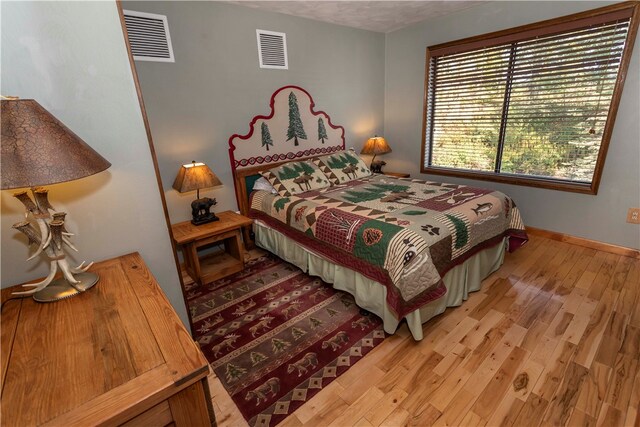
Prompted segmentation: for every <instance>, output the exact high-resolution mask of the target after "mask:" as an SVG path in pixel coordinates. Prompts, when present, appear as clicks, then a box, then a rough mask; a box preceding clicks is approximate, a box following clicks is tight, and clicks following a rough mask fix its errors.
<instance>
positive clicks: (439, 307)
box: [253, 220, 507, 341]
mask: <svg viewBox="0 0 640 427" xmlns="http://www.w3.org/2000/svg"><path fill="white" fill-rule="evenodd" d="M253 230H254V232H255V236H256V239H255V242H256V245H258V246H259V247H261V248H263V249H266V250H267V251H269V252H271V253H273V254H275V255H277V256H278V257H280V258H282V259H283V260H285V261H287V262H290V263H291V264H293V265H296V266H297V267H298V268H300V269H301V270H302V271H304V272H306V273H308V274H310V275H312V276H318V277H320V278H322V280H324V281H325V282H327V283H332V284H333V287H334V288H335V289H340V290H343V291H345V292H349V293H350V294H351V295H353V296H354V298H355V300H356V303H357V304H358V306H359V307H361V308H364V309H365V310H368V311H370V312H372V313H374V314H376V315H378V316H379V317H380V318H381V319H382V320H383V322H384V330H385V332H387V333H389V334H393V333H395V331H396V329H397V328H398V325H399V323H400V320H401V319H397V318H396V317H395V316H394V314H393V313H392V312H391V311H390V310H389V307H388V306H387V302H386V301H387V300H386V298H387V289H386V288H385V287H384V285H382V284H380V283H378V282H376V281H373V280H371V279H369V278H368V277H366V276H363V275H362V274H360V273H358V272H356V271H354V270H351V269H349V268H347V267H343V266H341V265H336V264H334V263H332V262H331V261H329V260H327V259H325V258H324V257H322V256H321V255H319V254H316V253H315V252H313V251H311V250H309V249H307V248H305V247H303V246H302V245H300V244H299V243H297V242H295V241H293V240H291V239H289V238H288V237H286V236H285V235H283V234H282V233H280V232H278V231H276V230H274V229H273V228H270V227H269V226H267V225H266V224H265V223H264V222H262V221H259V220H254V228H253ZM506 245H507V239H506V238H505V239H504V240H503V241H502V242H501V243H500V244H497V245H495V246H493V247H491V248H487V249H484V250H482V251H480V252H478V253H477V254H475V255H473V256H472V257H470V258H469V259H468V260H466V261H465V262H463V263H462V264H460V265H458V266H456V267H454V268H453V269H451V270H450V271H449V272H448V273H447V274H446V275H445V276H444V278H443V281H444V284H445V286H446V287H447V293H446V294H445V295H444V296H443V297H442V298H439V299H437V300H434V301H431V302H430V303H428V304H426V305H424V306H422V307H421V308H420V309H417V310H415V311H413V312H411V313H409V314H408V315H406V316H405V319H406V320H407V324H408V326H409V330H410V331H411V334H412V335H413V338H414V339H415V340H416V341H419V340H421V339H422V338H423V334H422V324H423V323H424V322H426V321H428V320H429V319H431V318H432V317H434V316H437V315H438V314H440V313H442V312H443V311H444V310H445V309H446V308H447V307H456V306H459V305H460V304H462V302H463V301H465V300H466V299H467V298H468V296H469V293H470V292H474V291H477V290H479V289H480V286H481V285H482V280H483V279H484V278H485V277H487V276H488V275H490V274H491V273H493V272H494V271H496V270H497V269H498V268H500V266H501V265H502V263H503V261H504V253H505V249H506Z"/></svg>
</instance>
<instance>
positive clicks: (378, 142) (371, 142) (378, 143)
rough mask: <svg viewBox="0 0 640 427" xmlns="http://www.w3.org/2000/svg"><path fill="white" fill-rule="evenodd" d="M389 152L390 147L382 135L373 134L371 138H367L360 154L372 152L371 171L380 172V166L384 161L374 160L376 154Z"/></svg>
mask: <svg viewBox="0 0 640 427" xmlns="http://www.w3.org/2000/svg"><path fill="white" fill-rule="evenodd" d="M390 152H391V147H389V144H387V141H385V139H384V138H383V137H381V136H378V135H375V136H374V137H373V138H369V139H368V140H367V142H366V143H365V144H364V147H363V148H362V151H361V152H360V154H373V158H372V159H371V172H373V173H382V166H384V165H385V164H386V163H385V162H384V161H382V160H378V161H376V155H378V154H386V153H390Z"/></svg>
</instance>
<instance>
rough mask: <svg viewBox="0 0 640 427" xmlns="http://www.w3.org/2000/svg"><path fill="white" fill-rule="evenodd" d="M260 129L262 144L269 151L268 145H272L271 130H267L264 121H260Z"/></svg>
mask: <svg viewBox="0 0 640 427" xmlns="http://www.w3.org/2000/svg"><path fill="white" fill-rule="evenodd" d="M260 131H261V133H262V146H263V147H265V148H266V149H267V151H269V146H270V145H273V141H272V140H271V132H269V126H267V124H266V123H265V122H262V126H261V127H260Z"/></svg>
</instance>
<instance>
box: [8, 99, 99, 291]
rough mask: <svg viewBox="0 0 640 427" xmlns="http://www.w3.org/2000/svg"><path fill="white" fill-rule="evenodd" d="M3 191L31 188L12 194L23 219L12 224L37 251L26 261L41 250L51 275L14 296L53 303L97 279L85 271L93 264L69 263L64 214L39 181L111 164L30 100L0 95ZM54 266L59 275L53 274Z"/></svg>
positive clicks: (60, 178)
mask: <svg viewBox="0 0 640 427" xmlns="http://www.w3.org/2000/svg"><path fill="white" fill-rule="evenodd" d="M1 141H2V142H1V147H2V151H1V153H2V161H1V164H0V167H1V177H2V178H1V182H0V187H1V189H2V190H8V189H16V188H31V193H32V195H33V199H32V198H31V197H30V196H29V194H28V193H27V191H24V190H23V191H18V192H16V193H14V197H16V198H17V199H18V200H20V202H22V204H23V205H24V207H25V208H26V213H25V221H21V222H18V223H16V224H14V225H13V228H15V229H17V230H18V231H20V232H22V233H24V234H25V235H26V236H27V238H28V239H29V243H28V244H29V245H30V246H31V245H37V246H38V249H37V250H36V251H35V253H34V254H33V255H31V256H30V257H29V258H28V259H27V261H29V260H32V259H34V258H36V257H38V256H40V255H41V254H43V253H44V254H45V255H46V257H47V259H48V261H49V267H50V270H49V275H48V276H47V277H46V278H45V279H44V280H42V281H40V282H37V283H29V284H26V285H22V286H23V287H25V288H31V289H29V290H26V291H23V292H14V294H15V295H33V299H35V300H36V301H39V302H51V301H57V300H60V299H63V298H68V297H72V296H74V295H77V294H79V293H81V292H84V291H86V290H87V289H89V288H91V287H92V286H93V285H95V284H96V283H97V282H98V279H99V278H98V275H97V274H95V273H91V272H87V270H88V269H89V268H90V267H91V265H92V264H93V263H90V264H89V265H86V266H85V265H84V262H83V263H82V264H80V265H79V266H77V267H72V266H71V265H70V264H69V260H67V259H66V255H65V250H66V248H71V249H72V250H74V251H77V249H76V248H75V247H74V246H73V244H72V243H71V241H70V237H71V236H72V235H73V234H71V233H69V232H67V230H66V228H65V225H64V222H65V218H66V215H67V214H66V213H65V212H56V211H55V209H54V208H53V206H51V204H50V203H49V200H48V190H46V189H44V188H42V186H43V185H50V184H56V183H59V182H66V181H74V180H76V179H80V178H84V177H87V176H89V175H93V174H96V173H98V172H102V171H103V170H105V169H107V168H108V167H109V166H111V163H109V162H108V161H107V160H105V159H104V158H103V157H102V156H101V155H100V154H98V153H97V152H96V151H94V150H93V149H92V148H91V147H89V145H87V143H86V142H84V141H83V140H82V139H80V137H78V136H77V135H76V134H74V133H73V132H72V131H71V130H70V129H69V128H68V127H66V126H65V125H64V124H63V123H62V122H60V121H59V120H58V119H56V118H55V117H54V116H53V115H52V114H51V113H49V112H48V111H47V110H46V109H44V108H43V107H42V106H41V105H40V104H38V103H37V102H36V101H34V100H33V99H13V98H7V99H2V140H1ZM58 269H59V270H60V271H61V272H62V276H63V277H60V278H58V279H56V278H55V276H56V273H57V271H58Z"/></svg>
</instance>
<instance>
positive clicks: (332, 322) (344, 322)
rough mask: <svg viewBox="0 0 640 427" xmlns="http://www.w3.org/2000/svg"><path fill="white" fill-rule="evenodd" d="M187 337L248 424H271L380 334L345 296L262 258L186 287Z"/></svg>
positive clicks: (377, 323) (379, 324)
mask: <svg viewBox="0 0 640 427" xmlns="http://www.w3.org/2000/svg"><path fill="white" fill-rule="evenodd" d="M187 300H188V303H189V311H190V315H191V319H192V321H193V326H194V336H195V338H196V340H197V341H198V342H199V343H200V347H201V348H202V351H203V352H204V354H205V356H206V357H207V359H208V360H209V362H210V363H211V366H212V368H213V369H214V371H215V373H216V375H217V376H218V378H219V379H220V381H221V382H222V384H223V385H224V387H225V389H226V390H227V391H228V392H229V395H231V397H232V398H233V401H234V402H235V404H236V405H237V406H238V408H239V409H240V412H241V413H242V415H243V416H244V418H245V419H246V420H247V422H248V423H249V425H252V426H273V425H276V424H277V423H278V422H280V421H282V420H283V419H284V418H286V416H287V415H288V414H290V413H292V412H293V411H295V410H296V409H297V408H298V407H299V406H301V405H302V404H303V403H304V402H305V401H307V400H308V399H310V398H311V397H312V396H314V395H315V394H316V393H318V392H319V391H320V390H321V389H322V388H323V387H326V386H327V385H328V384H329V383H331V382H332V381H333V380H335V379H336V378H337V377H339V376H340V375H341V374H343V373H344V372H345V371H346V370H347V369H349V367H351V366H353V364H354V363H356V362H357V361H358V360H360V359H362V357H363V356H364V355H366V354H367V353H368V352H369V351H371V350H372V349H373V348H374V347H375V346H376V345H378V344H380V343H381V342H382V341H383V340H384V337H385V334H384V331H383V329H382V321H381V320H380V319H379V318H378V317H376V316H375V315H373V314H370V313H368V312H366V311H364V310H361V309H360V308H358V307H357V306H356V304H355V302H354V300H353V297H352V296H351V295H349V294H347V293H344V292H341V291H336V290H334V289H333V288H332V287H331V286H330V285H328V284H326V283H324V282H323V281H322V280H320V279H318V278H317V277H310V276H308V275H307V274H305V273H303V272H302V271H301V270H300V269H298V268H297V267H294V266H293V265H291V264H288V263H286V262H284V261H282V260H280V259H279V258H277V257H276V256H274V255H271V254H268V255H265V256H262V257H260V258H256V259H254V260H252V261H250V262H248V263H247V265H246V268H245V269H244V270H243V271H242V272H240V273H237V274H235V275H233V276H230V277H228V278H226V279H221V280H218V281H215V282H213V283H210V284H205V285H202V286H198V285H192V286H191V287H190V288H189V289H188V290H187Z"/></svg>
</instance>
